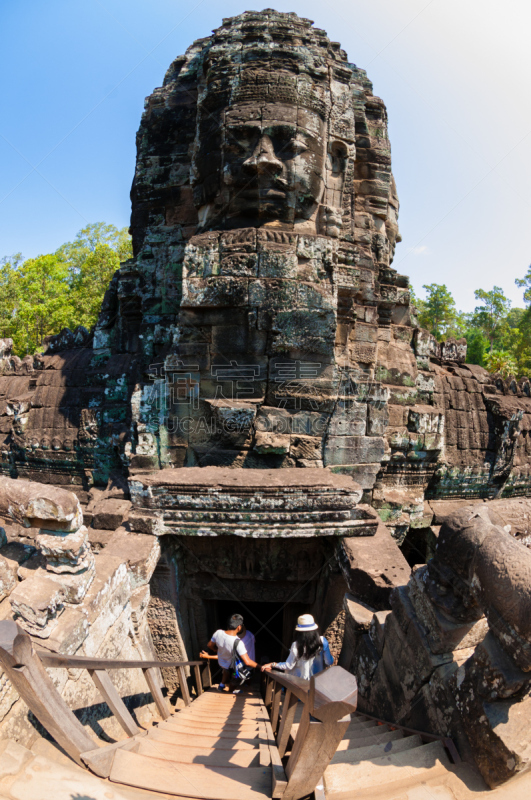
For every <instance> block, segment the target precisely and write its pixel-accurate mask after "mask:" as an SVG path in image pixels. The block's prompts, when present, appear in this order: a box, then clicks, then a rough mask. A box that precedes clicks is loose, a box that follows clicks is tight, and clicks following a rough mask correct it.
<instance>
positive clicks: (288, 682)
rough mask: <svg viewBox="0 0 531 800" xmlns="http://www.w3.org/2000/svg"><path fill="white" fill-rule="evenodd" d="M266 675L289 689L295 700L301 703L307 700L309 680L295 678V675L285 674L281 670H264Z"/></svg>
mask: <svg viewBox="0 0 531 800" xmlns="http://www.w3.org/2000/svg"><path fill="white" fill-rule="evenodd" d="M266 675H267V677H268V678H271V679H272V680H274V681H275V682H276V683H279V684H280V685H281V686H283V687H284V689H289V690H290V691H291V694H292V695H294V696H295V697H296V698H297V700H300V701H301V702H302V703H306V702H307V700H308V694H309V691H310V681H305V680H304V678H297V677H295V675H285V674H284V673H283V672H280V671H273V670H271V671H270V672H266Z"/></svg>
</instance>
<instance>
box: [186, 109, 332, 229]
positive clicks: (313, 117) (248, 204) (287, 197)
mask: <svg viewBox="0 0 531 800" xmlns="http://www.w3.org/2000/svg"><path fill="white" fill-rule="evenodd" d="M325 152H326V146H325V122H324V120H323V119H322V118H321V117H320V115H319V114H317V113H316V112H314V111H310V110H307V109H303V108H297V107H296V106H292V105H281V104H278V103H274V104H273V103H272V104H266V105H262V106H257V105H256V104H251V103H241V104H237V105H234V106H231V108H230V109H229V110H228V111H227V112H226V114H225V126H224V141H223V144H222V156H223V172H222V179H221V187H220V188H221V192H220V195H219V197H218V199H217V201H216V205H217V208H216V217H218V218H219V217H220V216H221V217H223V218H224V219H225V221H226V222H229V225H230V227H245V226H249V225H261V224H264V223H267V222H269V221H274V220H278V221H279V222H281V223H287V224H290V225H292V224H293V223H294V222H297V221H302V220H307V219H309V218H310V217H311V216H312V215H313V214H314V213H315V211H316V209H317V206H318V204H319V202H320V201H321V198H322V195H323V188H324V166H325ZM199 165H200V161H199ZM197 178H199V180H200V179H201V176H200V175H198V176H197Z"/></svg>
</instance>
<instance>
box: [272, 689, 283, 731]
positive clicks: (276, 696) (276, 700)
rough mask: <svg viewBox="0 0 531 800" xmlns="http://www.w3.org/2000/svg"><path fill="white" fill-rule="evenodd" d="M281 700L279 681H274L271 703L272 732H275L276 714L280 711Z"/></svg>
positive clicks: (276, 726) (276, 724)
mask: <svg viewBox="0 0 531 800" xmlns="http://www.w3.org/2000/svg"><path fill="white" fill-rule="evenodd" d="M281 700H282V686H281V685H280V684H279V683H276V684H275V689H274V691H273V703H272V705H271V727H272V728H273V733H276V732H277V728H278V715H279V713H280V702H281Z"/></svg>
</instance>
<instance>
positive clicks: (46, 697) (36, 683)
mask: <svg viewBox="0 0 531 800" xmlns="http://www.w3.org/2000/svg"><path fill="white" fill-rule="evenodd" d="M0 664H1V666H2V668H3V669H4V670H5V672H6V675H7V677H8V678H9V680H10V681H11V683H12V684H13V686H14V687H15V689H16V690H17V692H18V693H19V695H20V696H21V698H22V699H23V701H24V702H25V703H26V705H27V706H29V708H30V709H31V711H32V712H33V713H34V714H35V716H36V717H37V719H38V720H39V722H40V723H41V725H42V726H43V727H44V728H46V730H47V731H48V733H49V734H50V735H51V736H53V738H54V739H55V741H56V742H57V744H59V745H60V746H61V747H62V748H63V750H65V751H66V752H67V753H68V755H69V756H71V758H73V759H74V761H75V762H76V763H77V764H79V765H80V766H81V767H82V766H84V765H83V761H82V760H81V757H80V756H81V753H84V752H85V751H87V750H93V749H94V741H93V739H92V738H91V737H90V736H89V735H88V733H87V732H86V730H85V728H84V727H83V725H82V724H81V723H80V721H79V720H78V718H77V717H76V716H75V714H73V713H72V711H71V710H70V709H69V708H68V706H67V705H66V703H65V701H64V700H63V698H62V697H61V695H60V694H59V692H58V691H57V689H56V688H55V686H54V684H53V683H52V680H51V678H50V676H49V675H48V673H47V672H46V670H45V669H44V667H43V665H42V663H41V661H40V659H39V658H38V656H37V655H36V654H35V653H34V652H33V648H32V646H31V639H30V637H29V636H28V634H27V633H25V631H23V630H22V628H20V627H19V626H18V625H17V624H16V623H15V622H12V621H11V620H9V621H5V622H3V623H2V641H1V642H0Z"/></svg>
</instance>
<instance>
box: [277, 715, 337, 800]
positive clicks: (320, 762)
mask: <svg viewBox="0 0 531 800" xmlns="http://www.w3.org/2000/svg"><path fill="white" fill-rule="evenodd" d="M307 720H308V721H307ZM349 722H350V716H347V717H345V718H344V719H342V720H340V721H335V722H317V721H314V720H312V719H309V714H308V715H305V714H303V718H302V720H301V723H300V725H299V730H298V733H297V739H296V740H295V745H294V748H293V753H292V755H291V756H290V758H289V761H288V763H287V765H286V774H287V776H288V785H287V787H286V791H285V792H284V795H283V800H298V798H300V797H303V796H305V795H308V794H310V793H311V792H313V791H314V789H315V787H316V786H317V784H318V783H319V781H320V780H321V778H322V776H323V774H324V772H325V770H326V768H327V767H328V765H329V763H330V760H331V759H332V756H333V755H334V753H335V752H336V749H337V746H338V744H339V742H340V741H341V739H342V738H343V734H344V732H345V731H346V729H347V727H348V725H349ZM300 737H301V741H300V742H299V738H300ZM302 737H303V738H302Z"/></svg>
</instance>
